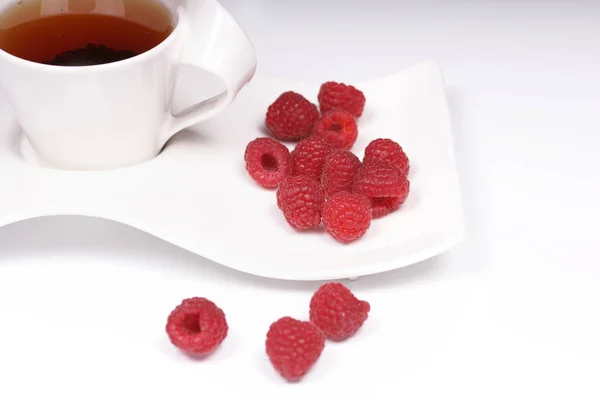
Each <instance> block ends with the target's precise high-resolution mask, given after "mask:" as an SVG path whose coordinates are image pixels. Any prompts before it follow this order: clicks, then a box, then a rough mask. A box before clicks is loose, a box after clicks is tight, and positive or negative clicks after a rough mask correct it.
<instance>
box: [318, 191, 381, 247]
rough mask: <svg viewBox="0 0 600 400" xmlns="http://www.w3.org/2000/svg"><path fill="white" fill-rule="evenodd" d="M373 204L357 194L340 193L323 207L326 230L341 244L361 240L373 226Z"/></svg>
mask: <svg viewBox="0 0 600 400" xmlns="http://www.w3.org/2000/svg"><path fill="white" fill-rule="evenodd" d="M371 219H372V214H371V202H370V200H369V199H368V198H366V197H364V196H361V195H358V194H356V193H349V192H338V193H336V194H334V195H333V196H331V197H330V198H329V199H327V201H326V202H325V205H324V206H323V225H325V230H326V231H327V232H328V233H329V234H330V235H331V236H333V237H334V238H335V239H336V240H337V241H339V242H341V243H350V242H353V241H355V240H358V239H360V238H361V237H362V236H363V235H364V234H365V233H366V232H367V230H368V229H369V227H370V226H371Z"/></svg>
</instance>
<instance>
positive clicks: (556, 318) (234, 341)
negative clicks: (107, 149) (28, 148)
mask: <svg viewBox="0 0 600 400" xmlns="http://www.w3.org/2000/svg"><path fill="white" fill-rule="evenodd" d="M223 4H224V5H225V6H226V7H227V8H228V9H229V10H230V11H231V12H232V13H233V14H234V15H235V16H236V17H237V18H238V19H239V21H240V22H241V23H242V25H243V26H244V27H245V28H246V30H247V31H248V33H249V35H250V36H251V38H252V40H253V41H254V43H255V45H256V47H257V50H258V52H259V63H260V68H261V70H262V72H267V73H271V74H274V75H277V76H281V77H285V78H292V79H303V80H309V81H313V82H321V81H324V80H327V79H335V80H344V81H348V82H351V81H353V80H364V79H368V78H370V77H376V76H379V75H382V74H388V73H391V72H395V71H397V70H399V69H402V68H404V67H407V66H410V65H411V64H413V63H415V62H418V61H423V60H428V59H434V60H437V61H438V62H439V63H440V65H441V67H442V69H443V72H444V75H445V80H446V83H447V87H448V98H449V102H450V108H451V111H452V116H453V129H454V139H455V144H456V152H457V158H458V163H459V168H460V177H461V184H462V186H463V194H464V204H465V211H466V214H467V223H468V235H467V238H466V240H465V241H464V242H463V243H462V244H461V245H459V246H458V247H456V248H455V249H453V250H452V251H450V252H448V253H446V254H444V255H443V256H440V257H437V258H435V259H432V260H429V261H426V262H423V263H420V264H418V265H414V266H411V267H407V268H404V269H401V270H398V271H396V272H392V273H387V274H382V275H379V276H372V277H366V278H361V279H360V280H358V281H356V282H351V283H349V285H350V286H351V288H352V289H353V290H354V291H355V293H356V294H357V296H359V297H361V298H364V299H366V300H369V302H370V303H371V306H372V312H371V315H370V318H369V320H368V322H367V324H366V325H365V326H364V328H363V329H362V330H361V331H360V333H359V334H358V335H357V336H356V337H354V338H353V339H351V340H349V341H348V342H346V343H343V344H331V343H328V345H327V347H326V349H325V351H324V353H323V356H322V357H321V359H320V361H319V363H318V364H317V365H316V367H315V368H314V369H313V371H312V372H311V373H310V374H309V375H308V376H307V377H306V378H305V380H304V381H302V383H300V384H299V385H288V384H285V383H284V382H283V381H282V380H281V379H279V377H278V376H277V375H276V374H275V372H274V371H273V370H272V368H271V367H270V365H269V363H268V361H267V359H266V357H265V354H264V336H265V333H266V330H267V329H268V326H269V324H270V323H271V322H272V321H274V320H276V319H277V318H279V317H281V316H284V315H290V316H293V317H296V318H306V316H307V308H308V301H309V298H310V295H311V294H312V292H313V291H314V290H315V289H316V287H317V285H318V284H317V283H293V282H278V281H273V280H264V279H260V278H255V277H252V276H248V275H244V274H240V273H237V272H233V271H230V270H228V269H226V268H224V267H220V266H218V265H215V264H212V263H210V262H208V261H206V260H203V259H202V258H200V257H197V256H194V255H192V254H189V253H187V252H185V251H183V250H180V249H177V248H175V247H173V246H171V245H169V244H166V243H164V242H161V241H159V240H157V239H155V238H153V237H150V236H149V235H146V234H144V233H141V232H139V231H136V230H133V229H131V228H128V227H125V226H120V225H117V224H115V223H111V222H107V221H99V220H92V219H83V218H77V217H65V218H44V219H40V220H35V221H27V222H23V223H19V224H16V225H12V226H9V227H6V228H3V229H1V230H0V398H1V399H10V400H12V399H21V398H45V397H49V396H56V397H57V398H60V399H92V398H93V399H95V398H111V399H142V398H169V399H172V398H183V396H185V398H206V397H207V396H210V397H211V398H222V397H223V396H224V394H225V393H229V392H231V393H237V394H238V395H237V396H236V398H237V397H238V396H239V397H241V395H242V394H241V393H243V395H244V396H247V395H257V396H260V397H261V398H280V397H281V396H282V395H285V396H286V397H289V396H292V397H294V396H295V395H297V396H302V397H306V396H307V395H309V394H313V395H315V396H317V397H313V398H320V397H318V396H319V395H322V394H323V393H325V392H326V391H329V390H331V391H333V392H332V393H336V394H335V396H336V397H335V398H338V396H339V397H342V396H344V397H347V396H348V395H352V394H358V393H360V392H361V391H362V390H365V391H367V392H369V393H370V396H371V397H373V396H374V395H373V393H374V391H375V390H384V389H389V390H390V391H389V392H388V393H387V397H389V398H394V399H398V398H405V399H415V398H432V399H442V398H447V397H448V396H450V395H457V396H460V398H462V399H471V398H473V399H492V398H502V399H506V398H541V396H543V395H545V394H554V395H556V396H558V397H559V398H573V399H583V398H598V396H600V389H599V388H598V375H599V373H600V340H599V338H600V312H599V306H600V285H599V283H600V257H599V256H598V253H597V251H596V250H597V247H598V239H599V236H600V235H599V234H598V227H599V226H600V215H599V214H600V211H599V210H600V206H599V204H600V189H599V186H600V184H599V183H600V179H599V178H600V161H599V159H598V158H595V157H596V156H597V155H598V153H599V150H600V115H599V111H600V50H599V48H598V41H599V40H600V3H597V2H594V1H591V0H590V1H587V2H583V1H545V2H542V1H533V0H528V1H504V2H500V1H494V2H492V1H475V0H472V1H464V0H462V1H446V2H441V1H429V0H427V1H395V2H393V1H391V0H388V1H383V0H377V1H375V0H372V1H370V2H366V1H360V2H359V1H356V2H351V1H348V0H346V1H338V0H335V1H318V0H310V1H309V0H304V1H276V0H269V1H267V0H252V1H249V0H226V1H225V0H224V1H223ZM3 190H5V189H3ZM0 196H1V194H0ZM231 246H232V251H235V243H232V244H231ZM282 268H285V266H284V265H282ZM187 296H205V297H208V298H210V299H212V300H213V301H215V302H216V303H217V304H219V305H220V306H221V307H222V308H223V309H224V310H225V312H226V314H227V318H228V321H229V324H230V335H229V337H228V339H227V340H226V341H225V342H224V343H223V346H222V348H221V349H220V350H219V351H218V352H217V353H215V354H214V355H213V357H210V358H209V359H207V360H204V361H201V362H200V361H196V360H190V359H188V358H186V357H185V356H183V355H181V354H180V353H179V352H178V351H176V349H174V348H173V347H172V346H171V345H170V344H169V342H168V339H167V337H166V335H165V334H164V323H165V320H166V316H167V315H168V313H169V312H170V310H171V309H172V308H173V307H174V306H175V305H176V304H177V303H178V302H179V301H180V300H181V299H182V298H184V297H187ZM329 396H332V395H331V394H330V395H329ZM376 398H384V397H380V396H376Z"/></svg>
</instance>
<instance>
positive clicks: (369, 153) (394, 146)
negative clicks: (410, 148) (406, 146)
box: [363, 139, 410, 175]
mask: <svg viewBox="0 0 600 400" xmlns="http://www.w3.org/2000/svg"><path fill="white" fill-rule="evenodd" d="M382 161H384V162H389V163H391V164H393V165H395V166H396V167H397V168H398V169H400V171H402V173H404V175H408V172H409V170H410V163H409V160H408V157H407V156H406V153H405V152H404V150H403V149H402V146H400V145H399V144H398V143H396V142H394V141H393V140H391V139H375V140H373V141H372V142H371V143H369V145H368V146H367V148H366V149H365V156H364V157H363V162H364V163H365V164H372V163H377V162H382Z"/></svg>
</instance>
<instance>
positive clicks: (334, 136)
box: [313, 110, 358, 150]
mask: <svg viewBox="0 0 600 400" xmlns="http://www.w3.org/2000/svg"><path fill="white" fill-rule="evenodd" d="M313 135H314V136H316V137H320V138H322V139H324V140H326V141H328V142H329V143H331V145H332V146H333V147H335V148H338V149H343V150H350V148H351V147H352V146H353V145H354V143H355V142H356V138H357V137H358V126H357V125H356V120H355V119H354V117H353V116H352V114H350V113H349V112H347V111H343V110H333V111H328V112H327V113H325V114H323V115H321V118H319V119H318V120H317V122H315V125H314V126H313Z"/></svg>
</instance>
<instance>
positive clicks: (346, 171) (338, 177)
mask: <svg viewBox="0 0 600 400" xmlns="http://www.w3.org/2000/svg"><path fill="white" fill-rule="evenodd" d="M361 165H362V163H361V162H360V160H359V159H358V157H356V156H355V155H354V154H352V153H351V152H349V151H347V150H335V151H333V152H331V153H330V154H329V155H328V156H327V159H326V160H325V166H324V167H323V174H322V175H321V184H323V189H325V195H327V196H328V197H329V196H331V195H333V194H335V193H337V192H344V191H345V192H351V191H352V179H353V178H354V174H355V173H356V171H357V170H358V169H359V168H360V166H361Z"/></svg>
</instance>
